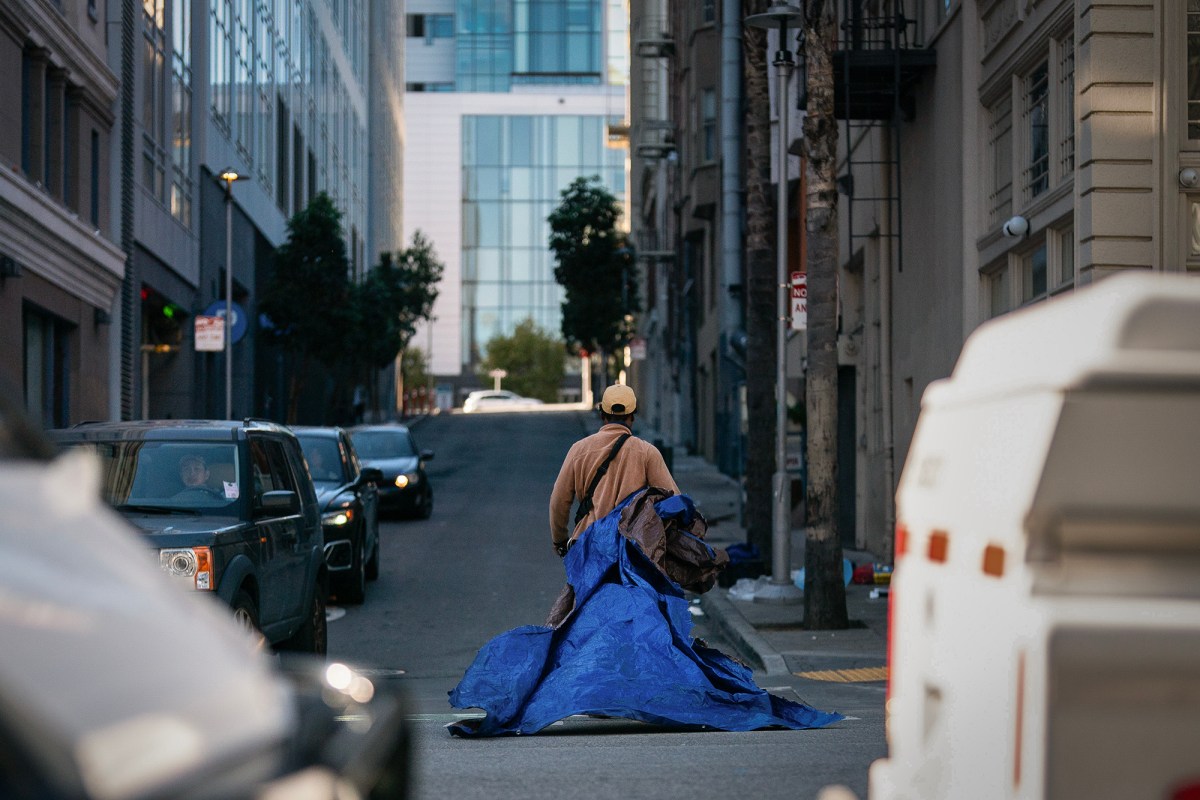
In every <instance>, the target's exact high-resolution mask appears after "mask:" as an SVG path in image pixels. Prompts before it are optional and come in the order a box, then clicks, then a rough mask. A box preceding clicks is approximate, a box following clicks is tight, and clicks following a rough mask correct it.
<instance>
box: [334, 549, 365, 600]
mask: <svg viewBox="0 0 1200 800" xmlns="http://www.w3.org/2000/svg"><path fill="white" fill-rule="evenodd" d="M365 539H366V534H365V533H361V532H360V534H359V537H358V540H357V541H356V542H355V543H354V561H353V563H352V564H351V565H350V569H349V570H348V571H346V572H339V573H337V582H336V583H335V584H334V594H336V595H337V598H338V602H340V603H349V604H350V605H354V606H356V605H359V604H360V603H362V601H363V600H365V599H366V598H367V573H366V569H367V566H366V563H365V562H366V553H364V552H363V550H364V549H365V548H366V546H367V544H366V541H365Z"/></svg>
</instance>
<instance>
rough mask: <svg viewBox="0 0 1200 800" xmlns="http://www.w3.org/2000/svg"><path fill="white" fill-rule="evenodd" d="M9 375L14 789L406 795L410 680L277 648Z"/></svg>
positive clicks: (5, 617) (1, 583) (5, 447)
mask: <svg viewBox="0 0 1200 800" xmlns="http://www.w3.org/2000/svg"><path fill="white" fill-rule="evenodd" d="M2 384H3V381H2V380H0V504H3V507H4V524H3V525H0V597H2V598H3V603H2V605H3V609H4V613H0V642H3V643H4V644H3V646H0V742H3V755H2V756H0V797H3V798H5V799H6V800H44V799H45V798H72V800H101V799H103V800H148V798H168V797H169V798H174V799H175V800H216V799H217V798H221V799H222V800H225V799H231V800H249V799H250V798H267V797H305V798H312V800H338V799H339V798H346V797H385V796H386V797H396V798H403V797H405V796H407V794H406V789H407V786H408V783H409V778H408V776H409V774H411V767H410V760H411V755H410V753H411V739H410V733H409V729H408V723H407V722H406V721H405V717H406V709H405V703H404V697H403V695H402V694H400V693H399V692H398V691H397V687H394V686H389V685H387V684H379V683H377V682H375V681H374V680H373V679H372V678H370V677H369V676H368V675H366V674H363V673H361V672H358V671H356V670H354V669H353V668H351V667H349V666H347V665H343V664H336V663H335V664H325V663H324V662H323V660H318V659H312V658H308V657H300V658H297V659H289V661H288V668H287V669H283V668H280V667H279V666H278V665H277V662H278V659H274V658H267V657H264V656H263V653H262V651H261V648H260V646H259V645H260V643H261V638H260V637H257V636H254V637H250V636H246V635H245V632H244V631H243V630H240V629H239V628H238V626H237V625H236V624H235V623H234V621H233V620H232V619H231V618H230V616H229V614H228V612H227V611H225V610H224V609H222V608H221V607H220V606H219V605H218V604H216V603H212V602H208V601H207V599H206V598H204V597H202V596H200V594H199V593H197V592H180V591H178V587H176V586H174V585H173V581H172V579H171V578H170V577H169V576H167V575H165V574H163V573H162V572H161V571H160V570H159V569H158V567H157V564H156V562H157V559H156V558H154V557H153V555H152V553H151V551H149V550H147V548H146V544H145V541H144V537H143V535H142V534H139V532H138V531H137V530H136V529H134V528H133V527H132V526H130V525H129V523H128V522H127V521H126V520H125V519H123V518H122V517H121V515H119V514H117V513H115V512H114V511H113V510H112V509H111V508H108V507H107V506H106V505H105V504H104V503H102V502H101V499H100V487H101V480H102V478H103V477H104V474H103V471H104V470H107V469H108V468H109V467H110V466H111V464H109V463H104V462H102V461H101V460H99V459H97V458H96V457H95V456H94V455H92V454H90V453H87V452H81V451H80V450H79V449H77V448H76V449H72V450H71V451H70V452H67V453H64V454H62V455H59V456H58V457H57V458H55V457H54V456H55V452H54V449H53V448H52V447H51V446H50V445H49V444H48V443H47V442H46V441H45V439H44V437H42V435H41V432H40V431H36V430H34V429H33V428H31V427H30V426H29V424H28V422H27V421H26V420H24V419H22V418H21V417H20V414H19V412H14V411H13V408H14V407H13V405H12V403H11V402H10V401H6V400H5V398H4V394H5V390H4V388H3V385H2ZM14 416H16V417H17V419H16V420H15V421H14ZM141 442H142V443H143V444H145V445H146V446H150V447H152V446H153V442H152V441H151V440H145V439H143V440H141ZM89 449H92V450H93V451H94V448H89ZM139 461H140V459H139ZM125 463H126V464H127V465H129V466H133V463H134V462H131V461H126V462H125ZM127 474H128V475H129V476H130V477H132V476H133V473H127ZM172 518H173V519H181V518H180V517H178V516H173V517H172ZM351 720H352V721H351Z"/></svg>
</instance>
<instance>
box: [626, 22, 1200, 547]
mask: <svg viewBox="0 0 1200 800" xmlns="http://www.w3.org/2000/svg"><path fill="white" fill-rule="evenodd" d="M650 5H651V4H649V3H645V4H643V7H649V6H650ZM694 5H695V4H693V3H674V2H672V3H671V4H670V8H672V9H680V8H687V9H691V7H692V6H694ZM702 5H703V4H702ZM636 7H637V4H636V3H635V8H636ZM837 8H838V13H839V18H840V21H841V22H844V23H846V24H845V25H844V26H841V25H840V26H839V35H840V37H841V38H840V41H839V44H838V48H837V49H838V51H839V54H838V60H837V61H836V63H835V82H836V84H837V86H836V89H837V105H838V111H837V116H838V117H839V118H840V119H841V120H842V123H841V134H840V137H841V138H840V142H839V153H840V155H839V157H840V159H841V160H842V163H841V166H840V168H839V178H840V180H839V188H840V190H841V193H840V197H839V218H840V228H841V244H840V256H839V257H840V261H841V269H840V275H839V284H840V297H839V301H840V308H841V324H840V345H839V359H840V362H841V375H840V379H839V384H840V392H841V394H842V397H841V399H840V402H839V431H838V437H839V473H840V475H841V476H842V479H843V480H842V481H840V483H839V492H840V493H841V495H842V498H841V499H842V502H843V503H844V504H845V506H846V508H845V509H844V512H843V513H840V514H839V524H840V525H841V534H842V539H843V542H845V543H848V544H852V545H854V546H856V547H859V548H865V549H869V550H871V551H873V552H876V553H880V554H888V553H890V547H891V532H892V529H893V527H894V524H895V509H894V508H893V504H892V498H893V494H894V489H895V485H896V481H897V478H898V475H899V471H900V469H901V468H902V466H903V464H904V459H905V456H906V455H907V451H908V446H909V442H910V441H911V438H912V433H913V430H914V427H915V424H916V419H917V415H918V412H919V409H920V399H921V395H922V393H923V391H924V389H925V388H926V386H928V384H929V383H930V382H931V381H933V380H936V379H938V378H941V377H945V376H946V375H948V374H949V372H950V370H951V369H952V367H953V365H954V363H955V360H956V358H957V356H958V353H959V351H960V349H961V347H962V344H963V341H964V340H965V339H966V337H967V336H968V335H969V334H970V333H971V331H973V330H974V329H975V328H976V327H978V326H979V325H980V324H981V323H982V322H983V321H985V320H987V319H989V318H991V317H994V316H996V315H999V314H1004V313H1007V312H1009V311H1011V310H1014V309H1017V308H1020V307H1023V306H1025V305H1028V304H1031V303H1038V302H1052V301H1053V298H1054V297H1056V296H1058V295H1061V294H1063V293H1067V292H1071V291H1073V290H1074V289H1076V288H1078V287H1079V286H1081V285H1085V284H1087V283H1089V282H1091V281H1094V280H1097V279H1099V278H1102V277H1104V276H1105V275H1108V274H1111V273H1112V272H1114V271H1117V270H1123V269H1149V270H1160V271H1178V272H1190V271H1193V270H1195V269H1200V193H1198V192H1200V177H1198V176H1200V122H1198V120H1200V111H1197V109H1200V89H1198V88H1197V87H1200V82H1197V81H1196V80H1193V78H1194V77H1195V76H1194V74H1193V73H1196V72H1197V71H1198V70H1200V68H1198V67H1197V66H1196V65H1197V64H1200V34H1198V33H1196V32H1195V31H1197V30H1200V14H1198V13H1197V12H1195V11H1189V10H1188V8H1189V7H1188V5H1187V4H1181V3H1168V2H1163V1H1162V0H1152V1H1151V2H1147V3H1143V4H1138V5H1136V6H1113V5H1111V4H1106V3H1100V2H1091V1H1089V0H1067V1H1061V0H1060V2H1047V3H1025V2H1019V0H906V1H905V2H900V0H889V1H888V2H883V3H880V4H871V5H869V6H868V5H864V4H858V3H838V6H837ZM722 11H723V5H722V6H718V8H717V9H716V12H717V17H718V19H719V18H720V14H721V13H722ZM898 17H900V18H902V19H903V20H904V24H903V25H901V26H897V25H896V24H895V21H896V19H897V18H898ZM718 24H719V23H718ZM634 27H635V31H636V28H637V23H636V12H635V23H634ZM636 38H637V35H636V32H635V39H636ZM672 38H673V40H674V51H675V55H674V56H673V58H674V59H676V61H678V60H679V59H680V58H682V57H683V56H681V53H686V52H687V48H686V44H687V43H688V42H691V41H692V40H693V39H696V38H697V34H696V33H695V32H693V31H690V30H684V29H678V30H676V31H675V36H673V37H672ZM773 46H774V44H773V42H772V43H771V44H770V45H769V47H773ZM673 68H675V69H678V70H681V71H682V70H693V71H697V69H698V68H697V67H694V66H692V65H691V64H690V63H687V62H684V63H679V64H675V65H673ZM635 74H636V70H635ZM634 91H635V97H636V92H637V89H636V81H635V90H634ZM700 91H703V88H702V87H701V88H700ZM689 93H690V90H688V91H687V92H685V93H683V94H681V96H680V98H679V99H678V101H677V102H676V104H675V105H676V108H677V110H676V111H675V112H674V114H673V115H672V117H671V120H670V122H671V126H672V129H673V130H674V131H676V135H678V136H689V135H690V136H695V135H697V133H699V132H701V131H702V130H703V122H704V119H705V118H704V115H703V114H699V115H696V114H692V115H684V114H683V113H681V111H680V110H678V109H679V106H683V101H684V94H689ZM633 107H634V117H633V129H634V131H635V142H636V132H637V130H638V127H639V123H640V122H643V121H644V120H645V119H646V118H647V117H646V116H642V117H641V118H639V113H643V112H641V111H640V109H641V105H640V104H639V103H637V102H635V103H634V106H633ZM683 107H684V108H685V109H690V108H693V107H694V108H696V109H702V108H703V107H704V106H703V101H702V97H701V99H700V102H697V103H695V104H692V103H691V102H690V100H689V101H688V103H687V105H686V106H683ZM718 109H719V114H724V113H726V107H725V106H724V105H723V104H722V103H718ZM792 131H793V132H794V134H795V136H796V137H797V138H798V137H799V134H800V130H799V127H798V126H793V128H792ZM800 144H801V143H800V142H794V143H793V146H792V150H793V152H800V149H801V147H800ZM686 150H687V147H686V146H684V147H683V148H681V149H680V150H679V156H678V157H679V158H684V157H686V156H685V154H686ZM636 152H637V151H636V144H635V161H634V176H635V177H634V185H635V191H634V196H635V198H643V205H642V207H641V209H640V210H639V214H640V215H641V218H642V219H643V220H647V222H645V223H644V225H645V226H646V227H651V226H650V224H649V223H650V222H653V221H654V220H653V219H652V217H653V214H654V213H660V214H661V212H660V211H657V209H659V208H660V207H661V206H662V205H663V200H662V199H661V198H663V197H666V198H675V199H676V200H678V199H680V198H685V197H688V198H689V199H691V198H693V197H697V196H699V195H700V193H699V192H698V191H695V190H694V189H693V190H684V189H681V188H674V189H671V184H670V180H675V181H676V183H675V186H676V187H681V186H686V185H687V184H686V183H685V181H686V179H687V177H688V176H689V175H690V174H691V173H692V172H693V171H694V168H687V169H682V170H680V172H681V173H682V175H683V177H676V178H672V179H670V180H668V181H667V187H668V190H667V192H666V193H665V194H662V193H661V190H659V189H655V188H653V187H651V188H650V189H647V188H641V189H639V188H637V187H638V181H639V178H638V175H639V167H638V161H637V157H636ZM797 160H798V159H797ZM664 161H666V162H667V164H669V163H670V161H669V159H664ZM670 169H672V168H671V167H669V166H668V167H667V170H668V173H667V174H668V176H669V175H670V174H671V173H670V172H669V170H670ZM789 172H790V169H789ZM651 182H652V181H651ZM643 186H644V185H643ZM656 192H657V193H656ZM709 194H710V195H711V192H710V193H709ZM716 213H717V216H718V217H719V216H720V214H721V211H720V209H718V211H717V212H716ZM635 228H636V226H635ZM660 229H661V228H660ZM674 235H675V236H676V237H677V238H676V246H675V247H674V251H675V252H674V253H673V254H668V256H669V257H673V258H675V259H681V258H683V259H686V258H687V252H688V251H687V245H686V244H684V243H680V242H679V240H680V239H682V240H683V241H684V242H686V237H685V236H684V235H683V234H682V232H681V231H676V232H675V234H674ZM663 249H664V250H670V249H671V248H669V247H667V248H663ZM664 258H665V257H664ZM682 285H684V286H686V285H687V284H686V281H685V282H683V284H682ZM663 302H664V303H665V304H667V305H670V304H672V303H674V304H676V305H677V306H680V307H685V308H686V307H687V302H688V299H687V297H686V295H684V294H682V293H681V292H680V290H679V289H678V288H672V289H671V290H670V291H669V292H668V295H667V297H666V298H664V299H663ZM692 324H693V326H694V327H695V329H696V330H697V336H698V337H699V336H700V333H699V331H700V330H702V328H703V325H702V324H697V323H696V322H693V323H692ZM697 355H698V358H697V362H698V363H697V370H696V374H697V377H699V376H700V374H701V373H700V370H699V364H700V363H702V357H700V356H699V353H698V354H697ZM1031 357H1034V356H1033V354H1031ZM792 374H796V375H799V374H802V373H799V372H794V373H792ZM667 388H668V389H672V390H675V391H678V392H679V393H680V395H681V397H680V399H679V400H678V401H677V404H678V405H679V406H682V407H686V406H687V404H688V403H693V404H694V407H695V408H697V409H699V408H701V405H700V404H701V402H702V400H701V399H696V398H697V395H700V394H703V393H704V392H705V390H703V389H701V388H700V386H699V384H697V385H694V386H688V385H687V384H686V383H684V382H682V381H681V382H679V383H678V385H677V386H668V387H667ZM698 424H699V423H697V425H698ZM681 431H682V432H683V435H682V437H681V439H682V440H683V441H687V439H686V426H681ZM702 441H703V440H702V438H701V437H700V436H697V439H696V444H695V446H696V447H697V449H699V450H700V451H701V452H704V453H705V455H706V456H707V457H709V458H713V459H714V460H716V459H717V458H718V456H717V454H716V453H711V452H710V451H709V450H708V449H706V448H705V447H704V445H703V444H702ZM723 469H724V467H723Z"/></svg>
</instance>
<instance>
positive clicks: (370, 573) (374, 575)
mask: <svg viewBox="0 0 1200 800" xmlns="http://www.w3.org/2000/svg"><path fill="white" fill-rule="evenodd" d="M382 546H383V539H382V537H381V536H380V535H379V526H378V525H376V526H375V549H374V550H372V551H371V557H370V558H369V559H368V560H367V580H369V581H374V580H378V579H379V548H380V547H382Z"/></svg>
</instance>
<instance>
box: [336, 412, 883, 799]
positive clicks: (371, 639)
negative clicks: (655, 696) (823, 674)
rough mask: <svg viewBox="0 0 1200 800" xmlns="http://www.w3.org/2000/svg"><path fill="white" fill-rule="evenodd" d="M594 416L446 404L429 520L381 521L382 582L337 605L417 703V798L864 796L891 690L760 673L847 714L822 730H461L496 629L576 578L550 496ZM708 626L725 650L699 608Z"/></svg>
mask: <svg viewBox="0 0 1200 800" xmlns="http://www.w3.org/2000/svg"><path fill="white" fill-rule="evenodd" d="M597 426H598V422H597V420H596V419H595V418H594V417H592V416H591V415H589V414H585V413H582V412H570V411H567V412H563V411H558V412H544V413H513V414H507V413H506V414H479V415H461V414H454V415H443V416H439V417H433V418H430V419H428V420H425V421H423V422H422V423H421V424H420V425H419V426H418V427H416V428H415V429H414V434H415V436H416V438H417V442H418V445H419V446H420V447H422V448H429V449H432V450H434V451H435V453H436V457H435V458H434V460H433V461H431V462H429V464H428V465H427V468H428V470H429V474H430V477H431V479H432V481H433V487H434V493H435V504H434V512H433V515H432V517H431V518H430V519H428V520H421V521H418V520H385V521H383V523H382V524H381V531H380V534H381V539H382V548H383V549H382V551H381V554H382V562H381V570H380V577H379V580H378V581H377V582H375V583H372V584H371V585H370V586H369V588H368V593H367V600H366V603H365V604H364V605H362V606H359V607H350V608H346V609H344V612H345V613H344V614H341V613H340V612H341V611H342V610H337V611H335V613H334V614H332V615H331V616H333V617H334V619H333V620H332V621H331V623H330V628H329V657H330V659H331V660H335V659H336V660H343V661H346V662H349V663H352V664H355V665H356V666H359V667H361V668H365V669H367V670H369V671H370V673H371V674H372V675H374V676H375V677H376V678H377V679H379V680H380V681H382V682H385V683H388V684H390V685H393V686H398V687H399V688H401V689H403V690H404V691H405V692H406V693H407V694H408V697H409V699H410V700H411V701H412V708H413V717H412V719H413V728H414V732H415V737H416V742H417V746H416V753H415V767H416V774H415V775H414V776H413V779H414V780H413V788H414V790H415V791H414V795H413V796H414V797H418V798H449V797H453V798H456V800H474V798H529V799H531V800H537V799H538V798H547V799H549V798H554V800H564V798H574V797H579V798H588V800H600V799H602V798H610V797H611V798H622V800H629V798H643V797H645V798H650V797H653V798H656V799H661V800H670V799H671V798H687V800H696V798H706V797H730V796H732V797H739V798H743V797H744V798H776V797H778V798H784V797H786V798H811V797H815V796H816V794H817V793H818V791H819V790H820V788H821V787H823V786H825V785H828V784H834V783H842V784H845V785H847V786H849V787H850V788H852V789H854V790H855V791H856V792H858V794H859V796H860V797H865V794H866V770H867V766H868V765H869V764H870V762H871V760H873V759H874V758H877V757H879V756H881V755H882V754H883V733H882V714H881V711H880V709H881V703H880V698H879V696H878V692H879V690H878V688H874V687H864V686H861V685H858V686H855V685H845V684H841V685H839V684H817V683H815V682H808V681H804V680H802V679H800V678H791V679H789V678H788V677H785V678H779V677H775V676H772V677H770V678H767V677H766V676H765V675H761V674H760V675H756V679H757V680H758V683H759V685H760V686H762V687H763V688H766V689H768V690H770V691H772V692H774V693H776V694H780V695H781V696H784V697H789V698H791V699H796V698H797V697H803V699H804V700H806V701H807V702H809V703H811V704H813V705H816V706H818V707H821V708H830V709H835V710H838V711H841V712H842V713H844V714H847V716H848V717H849V718H848V719H847V720H846V721H844V722H842V723H839V724H838V725H837V726H835V727H833V728H830V729H826V730H818V731H758V732H752V733H724V732H680V731H675V730H668V729H662V728H656V727H653V726H649V725H644V724H640V723H634V722H629V721H624V720H598V719H584V718H571V719H568V720H566V721H565V722H562V723H559V724H556V725H554V726H552V727H551V728H549V729H547V730H546V731H543V732H542V733H540V734H538V735H536V736H526V737H507V738H499V739H486V740H463V739H458V738H455V737H451V736H450V734H449V733H448V732H447V731H446V730H445V725H446V724H447V723H449V722H451V721H453V720H455V719H458V718H459V717H460V715H462V714H474V713H477V712H461V711H458V710H456V709H453V708H451V707H450V705H449V702H448V701H447V692H449V691H450V690H451V689H452V688H453V687H454V686H455V685H456V684H457V683H458V680H459V679H460V678H461V677H462V674H463V672H464V671H465V670H466V668H467V666H468V665H469V664H470V663H471V660H472V659H473V658H474V656H475V653H476V652H477V651H478V649H479V648H480V647H481V646H482V645H483V644H484V643H486V642H487V641H488V640H489V639H490V638H492V637H493V636H495V635H496V634H498V633H501V632H503V631H506V630H508V629H510V628H514V627H517V626H520V625H527V624H540V623H541V622H542V621H543V620H544V618H545V615H546V612H547V611H548V610H549V608H550V606H551V604H552V603H553V601H554V598H555V597H556V596H557V594H558V591H559V589H560V588H561V587H562V582H563V572H562V566H561V563H560V561H559V559H558V558H557V557H556V556H555V555H554V552H553V550H552V548H551V546H550V540H549V529H548V526H547V508H546V503H547V500H548V499H549V495H550V488H551V486H552V484H553V481H554V478H555V476H556V475H557V473H558V468H559V466H560V464H561V463H562V458H563V456H564V455H565V454H566V451H567V449H568V448H569V447H570V445H571V443H572V442H574V441H575V440H577V439H578V438H580V437H581V436H583V435H584V434H585V433H589V432H591V431H593V430H595V429H596V427H597ZM695 633H696V635H699V636H702V637H704V638H705V639H707V640H708V641H709V643H710V644H713V645H714V646H717V647H719V648H721V649H723V650H726V652H731V651H730V650H728V649H727V648H725V647H722V642H721V640H720V639H719V637H717V636H715V635H714V634H713V632H712V631H711V630H709V629H708V628H707V627H706V625H705V621H704V619H703V618H702V617H701V618H697V629H696V631H695Z"/></svg>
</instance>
